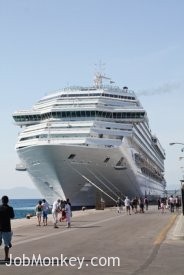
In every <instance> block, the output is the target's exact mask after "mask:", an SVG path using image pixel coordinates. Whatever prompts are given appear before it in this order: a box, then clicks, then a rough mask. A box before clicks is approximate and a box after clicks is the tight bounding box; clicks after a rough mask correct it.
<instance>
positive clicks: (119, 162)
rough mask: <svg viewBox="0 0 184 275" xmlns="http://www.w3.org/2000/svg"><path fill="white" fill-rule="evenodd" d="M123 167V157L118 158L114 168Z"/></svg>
mask: <svg viewBox="0 0 184 275" xmlns="http://www.w3.org/2000/svg"><path fill="white" fill-rule="evenodd" d="M122 165H123V157H122V158H120V160H119V161H118V162H117V163H116V166H122Z"/></svg>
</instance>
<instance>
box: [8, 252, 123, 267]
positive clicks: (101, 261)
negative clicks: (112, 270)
mask: <svg viewBox="0 0 184 275" xmlns="http://www.w3.org/2000/svg"><path fill="white" fill-rule="evenodd" d="M5 265H6V266H27V267H28V266H58V267H59V266H60V267H64V266H65V267H76V268H77V269H81V268H82V267H83V266H94V267H97V266H101V267H105V266H107V267H108V266H112V267H117V266H120V258H119V257H92V258H91V259H87V258H86V257H65V256H64V255H63V254H60V256H59V257H42V256H41V254H38V255H35V254H33V255H32V256H31V257H30V256H29V257H28V256H26V255H25V254H23V255H22V257H14V258H13V255H12V254H10V259H9V261H8V262H6V263H5Z"/></svg>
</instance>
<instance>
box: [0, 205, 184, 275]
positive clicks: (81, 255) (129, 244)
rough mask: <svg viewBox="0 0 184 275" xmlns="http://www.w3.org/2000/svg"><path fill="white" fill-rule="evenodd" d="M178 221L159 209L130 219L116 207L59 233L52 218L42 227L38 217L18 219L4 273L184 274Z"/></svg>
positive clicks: (0, 266) (77, 218)
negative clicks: (10, 261)
mask: <svg viewBox="0 0 184 275" xmlns="http://www.w3.org/2000/svg"><path fill="white" fill-rule="evenodd" d="M178 220H181V214H180V213H179V214H176V213H174V214H173V213H170V212H169V211H167V212H166V213H165V214H162V213H161V212H159V211H158V209H157V206H150V207H149V209H148V211H145V213H143V214H141V213H138V214H134V213H132V214H131V215H127V214H126V213H125V209H123V211H122V213H120V214H119V213H117V209H116V208H107V209H105V210H85V211H76V212H74V213H73V217H72V227H71V228H66V223H65V222H61V223H59V228H54V227H53V221H52V217H51V216H49V222H48V226H43V225H42V226H40V227H39V226H36V224H37V220H36V217H33V218H31V219H22V220H13V221H12V230H13V234H14V235H13V240H12V243H13V247H12V248H11V249H10V254H11V257H12V258H13V260H14V262H12V264H9V265H10V266H6V264H5V263H3V261H1V263H0V274H1V275H5V274H9V275H23V274H26V272H27V274H34V275H37V274H38V275H42V274H44V275H47V274H48V275H50V274H53V275H57V274H58V275H59V274H66V275H67V274H69V275H74V274H75V275H77V274H80V275H83V274H89V275H90V274H101V275H103V274H104V275H113V274H123V275H126V274H132V275H133V274H149V275H152V274H153V275H156V274H161V275H164V274H175V275H182V274H184V271H183V270H184V263H183V255H184V242H183V241H182V240H181V239H177V238H174V235H173V234H174V232H176V231H177V230H176V225H177V221H178ZM177 234H178V233H177ZM26 257H27V258H26ZM0 258H1V259H3V258H4V251H3V247H1V248H0ZM23 259H24V262H23ZM29 259H31V261H29ZM35 259H36V260H37V261H38V262H35ZM39 260H40V261H39ZM19 265H20V266H19Z"/></svg>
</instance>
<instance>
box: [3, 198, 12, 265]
mask: <svg viewBox="0 0 184 275" xmlns="http://www.w3.org/2000/svg"><path fill="white" fill-rule="evenodd" d="M1 200H2V205H0V245H1V244H2V240H3V242H4V252H5V261H9V260H10V259H9V249H10V247H12V244H11V239H12V231H11V221H10V220H11V219H13V218H14V216H15V215H14V211H13V207H11V206H9V205H8V202H9V199H8V197H7V196H3V197H2V199H1Z"/></svg>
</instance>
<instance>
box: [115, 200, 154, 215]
mask: <svg viewBox="0 0 184 275" xmlns="http://www.w3.org/2000/svg"><path fill="white" fill-rule="evenodd" d="M148 205H149V202H148V198H147V197H144V198H143V197H140V198H138V197H134V198H133V199H132V200H130V199H129V198H128V196H126V197H125V200H122V199H121V198H120V197H119V198H118V199H117V202H116V206H117V211H118V213H121V211H122V209H123V206H125V209H126V213H127V215H131V212H133V213H135V214H137V213H144V211H145V209H146V210H148Z"/></svg>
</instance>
